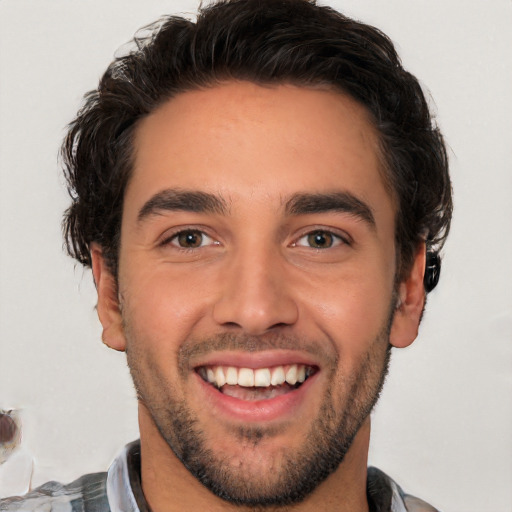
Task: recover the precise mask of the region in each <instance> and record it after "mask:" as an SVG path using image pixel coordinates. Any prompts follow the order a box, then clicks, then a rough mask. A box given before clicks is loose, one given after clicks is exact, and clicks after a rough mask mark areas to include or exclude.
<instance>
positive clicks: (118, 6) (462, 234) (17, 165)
mask: <svg viewBox="0 0 512 512" xmlns="http://www.w3.org/2000/svg"><path fill="white" fill-rule="evenodd" d="M197 3H198V2H197V1H196V0H188V1H186V0H181V1H178V0H176V1H159V0H149V1H148V0H145V1H144V2H142V1H137V0H129V1H127V0H110V1H105V0H81V1H77V0H74V1H73V0H46V1H39V0H0V193H1V196H0V344H1V347H0V408H2V407H3V408H6V407H16V408H21V409H22V413H23V420H24V425H25V431H24V445H25V448H26V449H27V450H30V451H31V453H32V454H33V456H34V458H35V472H34V478H33V484H34V485H39V484H41V483H42V482H44V481H46V480H48V479H56V480H60V481H70V480H71V479H74V478H75V477H77V476H79V475H80V474H83V473H85V472H92V471H100V470H105V469H106V468H107V467H108V465H109V463H110V462H111V460H112V458H113V457H114V456H115V454H116V452H117V451H118V450H119V449H120V448H121V447H122V446H123V445H124V444H125V442H127V441H130V440H132V439H134V438H136V437H137V435H138V434H137V424H136V402H135V397H134V392H133V390H132V386H131V383H130V380H129V375H128V371H127V368H126V364H125V359H124V354H119V353H115V352H113V351H110V350H108V349H107V348H106V347H104V346H103V345H102V344H101V341H100V329H99V323H98V321H97V319H96V314H95V311H94V305H95V296H94V288H93V286H92V282H91V276H90V273H89V272H87V271H86V272H84V271H83V270H82V269H81V268H79V267H75V266H74V263H73V262H72V261H71V259H69V258H68V257H66V256H65V255H64V254H63V251H62V248H61V247H62V241H61V237H60V221H61V213H62V211H63V210H64V208H65V207H66V205H67V197H66V192H65V190H64V187H63V183H62V181H63V180H62V178H61V176H60V173H59V168H58V164H57V152H58V148H59V145H60V142H61V139H62V136H63V134H64V132H65V125H66V123H68V122H69V121H70V120H71V119H72V118H73V116H74V114H75V112H76V111H77V109H78V107H79V105H80V102H81V96H82V94H83V93H84V92H86V91H87V90H89V89H92V88H94V87H95V86H96V84H97V81H98V79H99V77H100V75H101V73H102V72H103V70H104V69H105V68H106V66H107V64H108V63H109V62H110V60H111V59H112V57H113V54H114V51H115V50H116V49H117V48H118V47H119V46H121V45H122V44H123V43H125V42H127V41H128V40H129V39H130V38H131V36H132V35H133V34H134V33H135V31H136V30H137V29H138V28H139V27H141V26H143V25H145V24H147V23H149V22H151V21H153V20H154V19H156V18H157V17H158V16H160V15H161V14H164V13H170V12H178V11H179V12H183V11H185V12H191V13H193V12H195V9H196V7H197ZM330 3H331V4H332V5H333V6H335V7H337V8H338V9H340V10H343V11H344V12H345V13H346V14H349V15H352V16H354V17H356V18H359V19H362V20H364V21H366V22H369V23H371V24H374V25H376V26H378V27H379V28H381V29H382V30H384V31H385V32H386V33H387V34H388V35H390V36H391V38H392V39H393V40H394V41H395V43H396V44H397V46H398V49H399V51H400V53H401V55H402V58H403V61H404V64H405V66H406V67H407V68H408V69H409V70H410V71H412V72H413V73H414V74H416V75H417V76H418V77H419V78H420V80H421V81H422V83H423V84H425V85H426V87H427V88H428V90H429V91H430V93H431V95H432V97H433V98H434V100H435V108H436V110H437V111H438V120H439V123H440V125H441V128H442V130H443V131H444V134H445V137H446V139H447V141H448V144H449V146H450V158H451V167H452V177H453V185H454V189H455V208H456V209H455V215H454V221H453V229H452V233H451V237H450V239H449V241H448V243H447V245H446V248H445V255H446V256H445V261H444V266H443V272H442V278H441V283H440V286H439V288H438V289H436V290H435V291H434V292H433V293H432V294H431V296H430V299H429V303H428V307H427V312H426V316H425V319H424V321H423V324H422V327H421V333H420V337H419V338H418V340H417V341H416V342H415V343H414V344H413V345H412V347H410V348H409V349H405V350H402V351H398V352H395V354H394V358H393V363H392V367H391V372H390V377H389V379H388V382H387V385H386V388H385V392H384V393H383V396H382V399H381V402H380V403H379V405H378V407H377V409H376V412H375V414H374V424H373V440H372V446H371V451H370V463H371V464H374V465H377V466H379V467H380V468H382V469H383V470H385V471H386V472H388V473H389V474H390V475H391V476H393V477H394V478H396V479H397V480H398V482H399V483H400V484H401V485H402V486H403V487H404V488H405V489H406V490H408V491H409V492H411V493H413V494H417V495H419V496H421V497H424V498H425V499H427V500H428V501H430V502H432V504H433V505H436V506H438V507H440V508H442V510H444V511H445V512H463V511H465V512H510V510H512V493H511V482H512V433H511V432H512V428H511V427H512V402H511V398H512V372H511V370H512V344H511V341H512V291H511V290H512V270H511V268H512V229H511V228H512V201H511V197H512V139H511V136H512V92H511V87H512V2H511V1H509V0H489V1H476V0H473V1H468V0H429V1H426V0H417V1H411V0H346V1H332V2H330Z"/></svg>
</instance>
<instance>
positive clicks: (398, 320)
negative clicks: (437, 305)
mask: <svg viewBox="0 0 512 512" xmlns="http://www.w3.org/2000/svg"><path fill="white" fill-rule="evenodd" d="M425 258H426V247H425V243H421V244H420V245H419V246H418V249H417V250H416V254H415V256H414V261H413V265H412V268H411V271H410V273H409V275H408V277H407V279H405V280H404V281H402V282H401V283H400V284H399V286H398V290H397V292H398V299H397V300H398V302H397V306H396V311H395V316H394V318H393V323H392V325H391V332H390V343H391V345H393V346H394V347H398V348H403V347H407V346H409V345H410V344H411V343H412V342H413V341H414V340H415V339H416V336H417V335H418V328H419V325H420V320H421V316H422V314H423V308H424V306H425V288H424V285H423V276H424V274H425Z"/></svg>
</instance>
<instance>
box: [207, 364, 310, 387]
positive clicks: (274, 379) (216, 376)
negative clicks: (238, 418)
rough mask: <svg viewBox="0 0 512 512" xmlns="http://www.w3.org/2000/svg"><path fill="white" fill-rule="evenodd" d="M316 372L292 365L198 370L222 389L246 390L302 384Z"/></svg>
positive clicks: (301, 365)
mask: <svg viewBox="0 0 512 512" xmlns="http://www.w3.org/2000/svg"><path fill="white" fill-rule="evenodd" d="M314 372H315V369H314V368H313V367H311V366H307V365H304V364H291V365H282V366H274V367H272V368H258V369H252V368H237V367H235V366H202V367H200V368H199V369H198V373H199V375H200V376H201V377H202V379H203V380H205V381H206V382H209V383H210V384H213V385H214V386H216V387H217V388H221V387H222V386H224V385H225V384H228V385H231V386H237V385H238V386H241V387H245V388H252V387H269V386H281V385H282V384H284V383H285V382H286V383H287V384H290V385H291V386H294V385H296V384H302V383H303V382H304V381H305V380H306V379H307V378H308V377H309V376H310V375H312V374H313V373H314Z"/></svg>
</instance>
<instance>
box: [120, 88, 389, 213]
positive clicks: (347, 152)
mask: <svg viewBox="0 0 512 512" xmlns="http://www.w3.org/2000/svg"><path fill="white" fill-rule="evenodd" d="M169 188H171V189H173V188H180V189H187V190H188V189H190V190H204V191H207V192H209V193H214V194H219V195H221V196H222V197H223V198H225V199H227V200H228V202H230V203H231V202H236V201H246V200H250V201H252V202H258V201H260V202H263V203H264V202H267V203H268V202H271V201H272V198H274V199H275V201H278V199H279V198H280V199H281V200H285V198H286V197H287V196H290V195H293V194H294V193H298V192H299V193H300V192H306V191H307V192H319V193H326V192H330V191H332V190H334V189H340V190H349V191H350V192H352V193H354V194H356V195H358V196H361V198H362V199H364V200H368V199H369V198H368V197H366V196H368V195H370V196H371V195H374V194H375V193H378V194H381V195H382V194H384V195H385V196H386V198H387V200H388V202H390V201H391V199H390V198H389V197H387V196H388V194H387V193H386V191H385V187H384V186H383V182H382V179H381V172H380V160H379V151H378V136H377V133H376V130H375V128H374V126H373V124H372V122H371V120H370V116H369V114H368V113H367V111H366V109H365V108H364V107H363V106H361V105H360V104H358V103H357V102H356V101H354V100H352V99H351V98H350V97H348V96H346V95H344V94H341V93H339V92H334V91H331V90H324V89H312V88H305V87H297V86H292V85H279V86H273V87H263V86H259V85H256V84H253V83H248V82H232V83H227V84H223V85H219V86H215V87H211V88H208V89H202V90H195V91H189V92H185V93H181V94H179V95H177V96H176V97H174V98H172V99H170V100H168V101H167V102H166V103H164V104H163V105H161V106H160V107H159V108H158V109H157V110H155V111H154V112H153V113H152V114H150V115H149V116H147V117H146V118H145V119H143V120H142V121H141V122H140V124H139V125H138V127H137V130H136V135H135V158H134V170H133V175H132V177H131V180H130V183H129V184H128V187H127V191H126V195H125V207H126V206H128V205H130V204H131V203H132V202H133V203H138V204H139V206H140V205H141V204H142V203H143V202H144V201H146V200H147V199H149V198H150V197H151V196H152V195H154V194H156V193H158V192H159V191H161V190H165V189H169ZM281 202H282V201H281Z"/></svg>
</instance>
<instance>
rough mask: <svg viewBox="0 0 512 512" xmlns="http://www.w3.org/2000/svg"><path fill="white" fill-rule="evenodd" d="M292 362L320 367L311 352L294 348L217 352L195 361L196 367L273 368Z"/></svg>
mask: <svg viewBox="0 0 512 512" xmlns="http://www.w3.org/2000/svg"><path fill="white" fill-rule="evenodd" d="M291 364H303V365H306V366H314V367H316V368H320V366H321V365H320V364H319V362H318V361H316V360H314V358H313V357H312V356H311V355H310V354H305V353H303V352H299V351H294V350H271V351H262V352H228V351H226V352H216V353H213V354H211V355H209V356H206V357H204V358H201V360H198V361H195V362H194V364H193V366H194V369H197V368H200V367H201V366H236V367H238V368H251V369H253V370H255V369H257V368H271V367H274V366H285V365H291Z"/></svg>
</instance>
